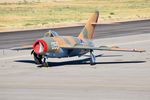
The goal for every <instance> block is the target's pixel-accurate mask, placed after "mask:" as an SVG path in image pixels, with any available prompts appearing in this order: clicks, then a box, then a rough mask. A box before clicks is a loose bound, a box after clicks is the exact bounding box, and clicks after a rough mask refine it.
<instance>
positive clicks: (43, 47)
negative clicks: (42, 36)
mask: <svg viewBox="0 0 150 100" xmlns="http://www.w3.org/2000/svg"><path fill="white" fill-rule="evenodd" d="M33 50H34V51H35V52H36V53H43V52H46V51H47V43H46V42H45V41H44V40H37V41H35V43H34V45H33Z"/></svg>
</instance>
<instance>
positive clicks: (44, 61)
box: [43, 56, 48, 67]
mask: <svg viewBox="0 0 150 100" xmlns="http://www.w3.org/2000/svg"><path fill="white" fill-rule="evenodd" d="M47 58H48V57H47V56H45V57H44V58H43V66H44V67H48V63H47V62H46V59H47Z"/></svg>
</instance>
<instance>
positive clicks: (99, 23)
mask: <svg viewBox="0 0 150 100" xmlns="http://www.w3.org/2000/svg"><path fill="white" fill-rule="evenodd" d="M91 24H92V25H99V24H100V23H91Z"/></svg>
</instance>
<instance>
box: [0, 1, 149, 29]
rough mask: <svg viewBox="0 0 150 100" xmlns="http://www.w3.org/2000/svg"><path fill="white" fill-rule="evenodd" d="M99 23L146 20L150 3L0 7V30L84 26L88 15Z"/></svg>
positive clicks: (52, 3) (82, 3)
mask: <svg viewBox="0 0 150 100" xmlns="http://www.w3.org/2000/svg"><path fill="white" fill-rule="evenodd" d="M95 10H99V11H100V20H116V19H129V18H132V19H133V18H147V17H150V13H149V11H150V0H73V1H50V2H28V1H26V0H24V1H22V2H15V3H7V2H4V3H0V27H1V28H6V27H10V26H12V27H16V26H31V25H34V26H36V25H48V24H51V23H63V22H69V23H73V22H84V21H86V20H87V19H88V18H89V16H90V15H91V13H92V12H94V11H95Z"/></svg>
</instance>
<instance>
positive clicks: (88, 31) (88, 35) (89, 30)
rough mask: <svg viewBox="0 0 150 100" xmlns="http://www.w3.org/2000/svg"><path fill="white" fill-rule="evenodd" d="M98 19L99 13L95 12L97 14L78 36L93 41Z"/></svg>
mask: <svg viewBox="0 0 150 100" xmlns="http://www.w3.org/2000/svg"><path fill="white" fill-rule="evenodd" d="M98 17H99V11H95V13H93V14H92V15H91V17H90V19H89V20H88V22H87V23H86V24H85V26H84V28H83V29H82V31H81V32H80V34H79V36H78V37H79V38H80V39H89V40H93V35H94V30H95V26H96V23H97V21H98Z"/></svg>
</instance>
